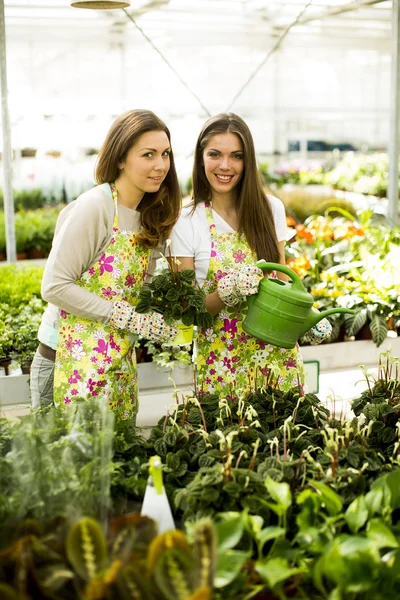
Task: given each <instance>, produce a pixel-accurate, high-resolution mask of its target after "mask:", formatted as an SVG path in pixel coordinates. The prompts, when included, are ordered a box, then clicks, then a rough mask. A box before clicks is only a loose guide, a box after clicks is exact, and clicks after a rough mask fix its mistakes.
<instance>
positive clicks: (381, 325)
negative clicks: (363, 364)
mask: <svg viewBox="0 0 400 600" xmlns="http://www.w3.org/2000/svg"><path fill="white" fill-rule="evenodd" d="M369 328H370V330H371V333H372V339H373V340H374V342H375V344H376V345H377V346H378V348H379V346H380V345H381V344H382V343H383V342H384V341H385V340H386V337H387V330H388V327H387V323H386V321H385V319H384V318H383V317H381V316H379V315H374V316H373V317H372V319H371V323H370V326H369Z"/></svg>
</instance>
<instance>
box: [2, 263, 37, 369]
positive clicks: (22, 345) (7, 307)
mask: <svg viewBox="0 0 400 600" xmlns="http://www.w3.org/2000/svg"><path fill="white" fill-rule="evenodd" d="M42 276H43V267H31V266H29V267H25V266H17V265H4V266H1V267H0V361H2V360H8V359H9V358H10V357H11V356H12V355H18V356H19V357H20V359H21V361H23V362H24V361H25V362H28V363H29V362H30V361H31V360H32V358H33V355H34V353H35V350H36V347H37V344H38V342H37V332H38V329H39V325H40V320H41V316H42V313H43V310H44V307H45V303H44V302H43V300H42V298H41V295H40V286H41V281H42Z"/></svg>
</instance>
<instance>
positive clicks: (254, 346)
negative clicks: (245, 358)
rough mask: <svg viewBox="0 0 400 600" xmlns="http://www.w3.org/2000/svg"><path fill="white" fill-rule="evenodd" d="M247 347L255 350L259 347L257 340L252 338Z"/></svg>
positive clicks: (251, 350) (252, 350)
mask: <svg viewBox="0 0 400 600" xmlns="http://www.w3.org/2000/svg"><path fill="white" fill-rule="evenodd" d="M247 347H248V349H249V350H250V352H255V351H256V350H257V348H258V344H257V342H256V340H254V339H252V340H249V343H248V346H247Z"/></svg>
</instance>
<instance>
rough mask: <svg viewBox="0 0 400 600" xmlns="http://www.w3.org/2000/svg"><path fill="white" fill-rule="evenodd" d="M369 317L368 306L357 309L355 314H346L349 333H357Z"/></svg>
mask: <svg viewBox="0 0 400 600" xmlns="http://www.w3.org/2000/svg"><path fill="white" fill-rule="evenodd" d="M367 318H368V311H367V309H366V308H362V309H361V310H359V311H357V312H356V314H355V315H346V319H345V323H346V329H347V335H349V336H350V335H356V334H357V333H358V332H359V331H360V329H361V328H362V327H363V326H364V325H365V323H366V322H367ZM349 321H350V323H349Z"/></svg>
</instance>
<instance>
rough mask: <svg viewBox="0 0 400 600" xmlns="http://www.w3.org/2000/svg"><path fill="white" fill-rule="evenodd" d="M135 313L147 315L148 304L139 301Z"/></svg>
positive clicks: (146, 301)
mask: <svg viewBox="0 0 400 600" xmlns="http://www.w3.org/2000/svg"><path fill="white" fill-rule="evenodd" d="M135 311H136V312H137V313H147V312H149V311H150V302H149V301H148V300H139V302H138V303H137V304H136V306H135Z"/></svg>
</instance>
